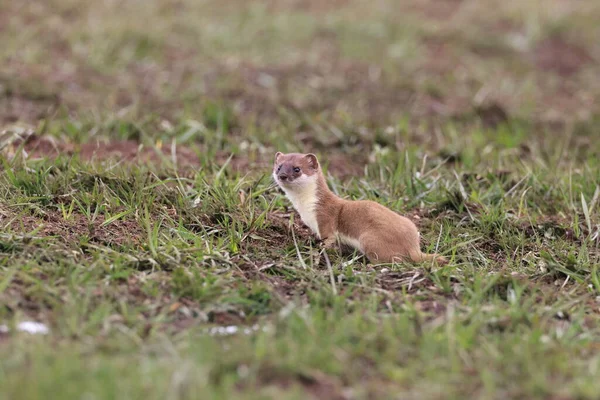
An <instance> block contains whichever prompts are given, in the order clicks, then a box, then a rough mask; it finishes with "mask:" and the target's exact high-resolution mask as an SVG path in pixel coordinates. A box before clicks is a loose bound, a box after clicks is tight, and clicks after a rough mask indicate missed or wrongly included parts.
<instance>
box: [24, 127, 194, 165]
mask: <svg viewBox="0 0 600 400" xmlns="http://www.w3.org/2000/svg"><path fill="white" fill-rule="evenodd" d="M17 144H19V143H17ZM23 149H24V150H25V153H26V154H27V157H29V158H56V157H58V156H59V155H68V156H72V155H79V157H80V158H81V159H82V160H84V161H105V160H117V161H127V162H137V163H149V164H160V163H161V162H162V161H163V160H165V159H167V160H169V161H173V160H176V161H177V163H178V164H180V165H182V166H188V167H190V166H198V165H200V160H199V156H198V154H197V153H196V152H195V151H194V150H192V149H191V148H189V147H183V146H179V147H177V148H176V151H175V154H173V153H172V151H171V147H170V146H163V147H161V148H160V149H157V148H149V147H146V146H143V145H142V144H140V143H139V142H136V141H133V140H116V141H94V142H89V143H84V144H82V145H80V146H76V145H74V144H72V143H67V142H64V141H60V140H58V139H56V138H54V137H51V136H37V135H31V136H30V137H29V138H27V139H26V140H25V143H24V147H23ZM173 156H174V157H175V158H173Z"/></svg>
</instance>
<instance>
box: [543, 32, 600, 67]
mask: <svg viewBox="0 0 600 400" xmlns="http://www.w3.org/2000/svg"><path fill="white" fill-rule="evenodd" d="M533 61H534V63H535V65H536V67H537V68H539V69H540V70H544V71H552V72H555V73H557V74H558V75H561V76H565V77H566V76H571V75H574V74H576V73H577V72H579V70H580V69H581V68H582V67H583V66H584V65H586V64H587V63H589V62H591V61H592V58H591V56H590V55H589V54H588V53H587V51H586V50H585V49H584V48H583V47H581V46H578V45H576V44H573V43H569V42H567V41H566V40H565V39H563V38H561V37H559V36H554V37H550V38H548V39H545V40H543V41H541V42H540V43H539V44H538V45H537V46H536V48H535V49H534V52H533Z"/></svg>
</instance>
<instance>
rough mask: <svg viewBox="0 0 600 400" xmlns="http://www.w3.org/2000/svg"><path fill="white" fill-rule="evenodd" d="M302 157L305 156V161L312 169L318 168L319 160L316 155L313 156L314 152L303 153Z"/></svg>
mask: <svg viewBox="0 0 600 400" xmlns="http://www.w3.org/2000/svg"><path fill="white" fill-rule="evenodd" d="M304 158H306V161H307V162H308V165H309V166H310V167H311V168H312V169H319V161H318V160H317V156H315V155H314V154H312V153H310V154H307V155H305V156H304Z"/></svg>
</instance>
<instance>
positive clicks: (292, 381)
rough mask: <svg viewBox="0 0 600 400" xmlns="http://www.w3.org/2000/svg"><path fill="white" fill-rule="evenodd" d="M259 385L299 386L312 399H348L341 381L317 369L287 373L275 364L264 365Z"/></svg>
mask: <svg viewBox="0 0 600 400" xmlns="http://www.w3.org/2000/svg"><path fill="white" fill-rule="evenodd" d="M258 385H259V386H260V387H265V386H276V387H278V388H281V389H284V390H285V389H290V388H291V387H294V386H299V387H301V388H302V389H303V390H304V391H305V392H306V394H308V395H309V396H310V398H312V399H328V400H329V399H330V400H345V399H348V397H347V396H346V395H344V393H343V388H342V385H341V383H340V382H339V381H338V380H337V379H336V378H333V377H330V376H328V375H326V374H324V373H322V372H319V371H316V370H315V371H313V372H312V373H305V374H301V373H286V372H285V371H283V370H282V369H281V368H277V367H275V366H273V367H271V366H263V367H262V368H261V370H260V371H259V373H258ZM241 386H243V384H242V385H241Z"/></svg>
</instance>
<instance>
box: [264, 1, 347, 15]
mask: <svg viewBox="0 0 600 400" xmlns="http://www.w3.org/2000/svg"><path fill="white" fill-rule="evenodd" d="M349 2H350V1H349V0H283V1H281V0H267V1H266V3H267V4H268V7H269V9H270V10H271V11H274V12H279V11H302V12H306V13H310V14H315V15H322V14H323V13H325V12H328V11H335V10H338V9H340V8H342V7H345V6H346V5H347V4H348V3H349Z"/></svg>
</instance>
